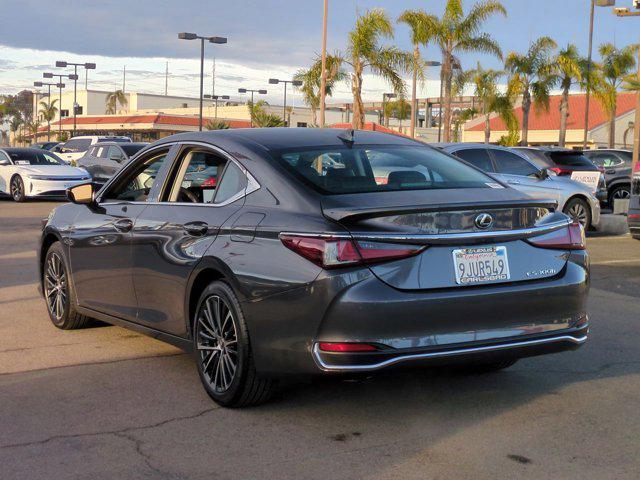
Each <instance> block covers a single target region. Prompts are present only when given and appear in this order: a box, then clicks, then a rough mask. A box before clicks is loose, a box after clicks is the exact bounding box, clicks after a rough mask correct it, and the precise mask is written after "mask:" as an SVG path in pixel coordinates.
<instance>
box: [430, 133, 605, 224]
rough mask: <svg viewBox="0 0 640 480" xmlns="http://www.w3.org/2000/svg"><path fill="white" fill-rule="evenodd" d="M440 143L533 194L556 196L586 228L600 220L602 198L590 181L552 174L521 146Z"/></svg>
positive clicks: (441, 145)
mask: <svg viewBox="0 0 640 480" xmlns="http://www.w3.org/2000/svg"><path fill="white" fill-rule="evenodd" d="M436 146H437V147H439V148H441V149H442V150H444V151H445V152H447V153H451V154H453V155H455V156H456V157H459V158H462V159H463V160H465V161H466V162H468V163H470V164H472V165H473V166H475V167H478V168H479V169H481V170H482V171H484V172H487V173H489V174H490V175H492V176H494V177H495V178H497V179H498V180H500V181H503V182H505V183H507V184H508V185H510V186H511V187H513V188H515V189H516V190H520V191H521V192H523V193H526V194H527V195H529V196H531V197H533V198H539V199H553V200H556V201H557V202H558V209H559V210H561V211H562V212H564V213H565V214H567V215H568V216H570V217H571V218H573V219H575V220H578V221H579V222H580V223H581V224H582V225H583V226H584V227H585V228H589V227H591V226H597V225H598V223H599V222H600V202H599V201H598V199H597V198H596V197H595V195H594V194H593V192H592V191H591V189H590V188H589V187H588V186H587V185H584V184H582V183H579V182H574V181H573V180H571V179H569V178H568V177H560V176H557V175H554V174H551V175H550V174H549V173H548V172H547V169H545V168H544V167H540V166H538V165H536V164H535V163H534V162H533V161H531V160H530V159H528V158H527V157H525V156H524V155H522V154H521V153H520V150H517V151H512V150H510V149H508V148H505V147H498V146H495V145H485V144H474V143H451V144H440V145H436Z"/></svg>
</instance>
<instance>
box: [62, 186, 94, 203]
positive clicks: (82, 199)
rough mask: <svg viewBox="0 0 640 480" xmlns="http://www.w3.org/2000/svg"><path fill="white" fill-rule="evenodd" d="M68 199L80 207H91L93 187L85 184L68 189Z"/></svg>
mask: <svg viewBox="0 0 640 480" xmlns="http://www.w3.org/2000/svg"><path fill="white" fill-rule="evenodd" d="M67 199H69V201H70V202H71V203H75V204H78V205H90V204H92V203H93V185H92V184H91V183H83V184H82V185H76V186H75V187H71V188H68V189H67Z"/></svg>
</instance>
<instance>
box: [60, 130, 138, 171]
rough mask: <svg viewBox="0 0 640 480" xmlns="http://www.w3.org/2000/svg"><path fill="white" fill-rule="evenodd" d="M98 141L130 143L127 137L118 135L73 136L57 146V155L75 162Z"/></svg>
mask: <svg viewBox="0 0 640 480" xmlns="http://www.w3.org/2000/svg"><path fill="white" fill-rule="evenodd" d="M98 142H122V143H130V142H131V139H130V138H129V137H118V136H113V135H84V136H79V137H73V138H71V139H69V140H68V141H67V142H65V143H63V144H62V145H60V146H59V147H58V150H59V153H58V156H59V157H60V158H62V159H63V160H64V161H65V162H67V163H70V164H71V165H75V164H76V160H78V159H79V158H80V157H82V156H83V155H84V154H85V152H86V151H87V150H89V148H91V146H92V145H95V144H96V143H98Z"/></svg>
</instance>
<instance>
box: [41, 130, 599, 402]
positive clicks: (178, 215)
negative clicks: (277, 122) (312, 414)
mask: <svg viewBox="0 0 640 480" xmlns="http://www.w3.org/2000/svg"><path fill="white" fill-rule="evenodd" d="M381 166H384V169H385V171H387V172H388V174H387V175H385V176H384V178H378V177H376V175H375V174H374V172H375V171H377V170H379V169H380V168H379V167H381ZM192 171H198V172H200V174H201V176H207V175H209V176H210V177H211V178H199V180H198V182H193V181H192V180H191V178H190V177H189V174H188V172H192ZM205 187H206V189H205ZM212 190H213V191H212ZM68 196H69V200H70V201H71V203H69V204H66V205H63V206H60V207H58V208H56V209H55V210H54V211H53V212H52V213H51V214H50V216H49V218H48V220H47V221H46V223H45V225H44V227H43V231H42V242H41V246H40V255H39V263H40V272H41V287H42V292H43V295H44V298H45V301H46V305H47V308H48V312H49V315H50V318H51V321H52V322H53V323H54V325H55V326H57V327H58V328H62V329H73V328H80V327H84V326H88V325H90V319H99V320H102V321H105V322H108V323H112V324H116V325H121V326H125V327H128V328H132V329H135V330H138V331H141V332H144V333H146V334H149V335H151V336H153V337H155V338H159V339H162V340H165V341H167V342H170V343H173V344H175V345H178V346H180V347H182V348H184V349H187V350H190V351H193V354H194V358H195V361H196V364H197V368H198V372H199V375H200V378H201V380H202V383H203V385H204V388H205V390H206V392H207V393H208V394H209V395H210V396H211V397H212V398H213V400H215V401H216V402H218V403H219V404H221V405H223V406H228V407H233V406H244V405H250V404H256V403H260V402H263V401H265V400H266V399H268V398H269V395H270V394H271V392H272V391H273V389H274V387H275V386H276V384H277V381H278V380H279V379H281V378H282V377H283V376H284V375H287V374H303V375H313V374H339V373H354V372H368V371H374V370H379V369H384V368H390V367H392V366H399V365H440V364H452V363H454V364H459V365H462V366H463V367H466V368H470V369H472V370H473V371H491V370H499V369H502V368H506V367H508V366H510V365H512V364H513V363H515V362H516V361H517V360H518V359H519V358H521V357H526V356H532V355H539V354H545V353H553V352H559V351H563V350H569V349H574V348H576V347H578V346H580V345H582V344H583V343H584V342H585V341H586V339H587V333H588V318H587V311H586V297H587V292H588V287H589V261H588V256H587V252H586V250H585V243H584V234H583V229H582V227H581V226H580V225H579V224H578V223H573V222H572V221H571V220H570V219H569V218H568V217H567V216H566V215H564V214H563V213H561V212H558V211H556V205H555V202H552V201H545V200H536V199H532V198H530V197H527V196H525V195H524V194H522V193H520V192H518V191H517V190H514V189H512V188H510V187H509V186H508V185H506V184H502V183H500V182H499V181H496V180H494V179H493V178H490V177H488V176H487V175H486V174H485V173H483V172H482V171H481V170H479V169H476V168H475V167H473V166H470V165H468V164H466V163H464V162H462V161H460V160H458V159H456V158H455V157H452V156H450V155H448V154H446V153H443V152H441V151H438V150H435V149H433V148H431V147H428V146H426V145H424V144H421V143H418V142H414V141H412V140H409V139H407V138H403V137H399V136H390V135H386V134H381V133H375V132H365V131H355V132H353V131H351V130H347V131H339V130H332V129H302V128H281V129H277V128H270V129H237V130H220V131H216V132H203V133H188V134H180V135H175V136H171V137H167V138H164V139H162V140H159V141H157V142H155V143H153V144H152V145H150V146H148V147H147V148H145V149H144V150H142V151H141V152H139V153H138V154H137V155H136V156H135V157H134V158H133V159H132V160H131V161H130V162H128V163H127V164H126V165H125V166H124V167H123V168H122V169H121V170H119V171H118V172H117V173H116V174H115V176H114V177H112V178H111V179H110V180H109V181H108V182H107V183H106V184H105V185H104V186H103V187H102V188H101V189H100V191H98V192H95V191H93V187H92V185H91V184H86V185H80V186H76V187H73V188H71V189H70V190H69V191H68Z"/></svg>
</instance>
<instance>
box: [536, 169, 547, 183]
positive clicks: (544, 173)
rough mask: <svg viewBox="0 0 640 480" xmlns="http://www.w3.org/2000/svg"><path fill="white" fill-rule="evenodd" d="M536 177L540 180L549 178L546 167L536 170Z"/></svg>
mask: <svg viewBox="0 0 640 480" xmlns="http://www.w3.org/2000/svg"><path fill="white" fill-rule="evenodd" d="M537 177H538V178H539V179H540V180H546V179H547V178H549V170H547V169H546V168H541V169H540V170H539V171H538V175H537Z"/></svg>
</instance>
